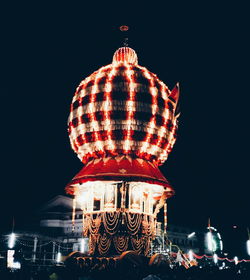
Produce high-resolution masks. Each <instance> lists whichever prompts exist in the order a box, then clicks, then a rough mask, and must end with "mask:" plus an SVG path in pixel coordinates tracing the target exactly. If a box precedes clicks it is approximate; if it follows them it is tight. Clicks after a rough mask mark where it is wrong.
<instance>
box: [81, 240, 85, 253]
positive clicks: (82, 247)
mask: <svg viewBox="0 0 250 280" xmlns="http://www.w3.org/2000/svg"><path fill="white" fill-rule="evenodd" d="M84 247H85V239H84V238H82V239H81V241H80V252H81V253H84V249H85V248H84Z"/></svg>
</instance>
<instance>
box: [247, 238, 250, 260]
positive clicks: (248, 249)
mask: <svg viewBox="0 0 250 280" xmlns="http://www.w3.org/2000/svg"><path fill="white" fill-rule="evenodd" d="M247 253H248V255H249V256H250V239H249V240H247Z"/></svg>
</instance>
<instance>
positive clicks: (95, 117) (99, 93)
mask: <svg viewBox="0 0 250 280" xmlns="http://www.w3.org/2000/svg"><path fill="white" fill-rule="evenodd" d="M178 96H179V89H178V85H176V87H175V88H174V89H173V90H172V92H171V91H170V90H169V89H168V87H167V86H166V85H165V84H164V83H163V82H162V81H160V80H159V79H158V78H157V76H156V75H155V74H153V73H151V72H149V71H148V70H147V69H146V68H144V67H141V66H139V65H137V55H136V53H135V51H134V50H132V49H130V48H127V47H124V48H120V49H118V50H117V51H116V53H115V54H114V57H113V63H112V64H110V65H107V66H104V67H102V68H100V69H99V70H98V71H96V72H94V73H93V74H91V75H90V76H89V77H87V78H86V79H85V80H83V81H82V82H81V83H80V85H79V86H78V88H77V89H76V93H75V95H74V97H73V101H72V104H71V109H70V115H69V120H68V132H69V137H70V142H71V146H72V148H73V150H74V151H75V152H76V153H77V154H78V157H79V158H80V159H81V161H83V162H84V163H86V162H88V161H89V160H91V159H93V158H100V157H107V156H116V155H130V156H132V157H138V158H143V159H146V160H150V161H154V162H156V163H158V164H161V163H163V162H164V161H165V160H166V159H167V156H168V154H169V153H170V151H171V149H172V147H173V145H174V142H175V139H176V129H177V117H176V116H175V108H176V104H177V101H178Z"/></svg>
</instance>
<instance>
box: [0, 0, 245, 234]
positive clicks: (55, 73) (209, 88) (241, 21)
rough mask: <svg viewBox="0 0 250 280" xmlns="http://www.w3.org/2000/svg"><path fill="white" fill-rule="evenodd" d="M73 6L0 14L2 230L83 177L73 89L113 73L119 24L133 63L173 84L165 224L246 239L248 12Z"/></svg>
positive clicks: (179, 6) (214, 7) (228, 6)
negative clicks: (71, 125) (175, 97)
mask: <svg viewBox="0 0 250 280" xmlns="http://www.w3.org/2000/svg"><path fill="white" fill-rule="evenodd" d="M51 2H52V1H51ZM53 2H54V1H53ZM83 2H85V1H82V4H80V3H81V2H80V1H79V2H70V3H71V4H68V5H66V4H63V3H61V2H59V1H58V3H57V4H55V3H54V4H52V3H50V4H45V3H44V2H43V4H42V1H41V2H40V4H37V2H33V3H28V2H25V3H23V2H22V1H21V2H20V3H15V2H11V3H9V4H8V5H7V4H5V6H2V7H1V16H0V21H1V35H0V36H1V78H2V81H1V83H0V87H1V101H2V102H1V113H2V114H1V115H2V117H1V120H2V122H1V123H2V129H1V140H2V145H1V148H2V152H1V162H2V167H1V170H2V175H1V190H2V192H1V196H0V207H1V209H0V210H1V211H0V215H1V230H2V231H9V230H11V223H12V216H15V222H16V227H17V228H22V226H23V225H24V224H25V223H27V222H28V221H29V220H30V219H31V218H32V217H33V216H34V215H35V213H36V211H37V210H38V209H39V207H41V206H42V205H43V204H44V203H45V202H47V201H48V200H50V199H52V198H53V197H54V196H56V195H58V194H65V192H64V188H65V185H66V184H67V183H68V182H69V181H70V180H71V179H72V178H73V177H74V175H75V174H76V173H77V172H78V171H79V170H80V169H81V167H82V164H81V162H80V161H79V159H78V158H77V156H76V154H74V152H73V151H72V150H71V148H70V143H69V139H68V135H67V118H68V115H69V108H70V103H71V100H72V97H73V94H74V91H75V88H76V87H77V86H78V84H79V83H80V81H81V80H82V79H84V78H85V77H87V76H88V75H90V74H91V73H92V72H94V71H95V70H97V69H98V68H100V67H101V66H103V65H107V64H109V63H111V61H112V56H113V53H114V51H115V50H116V49H117V48H118V47H121V46H122V42H123V37H124V33H121V32H120V31H119V26H120V25H123V24H127V25H129V27H130V30H129V32H128V34H127V36H128V38H129V46H130V47H132V48H134V49H135V51H136V52H137V54H138V59H139V64H140V65H142V66H145V67H147V68H148V69H149V70H150V71H152V72H153V73H156V74H157V75H158V77H159V78H160V79H161V80H163V81H164V82H165V83H166V84H167V85H168V87H169V88H170V89H172V88H173V86H174V85H175V84H176V82H180V89H181V97H180V111H181V117H180V119H179V131H178V138H177V141H176V144H175V146H174V149H173V151H172V153H171V154H170V156H169V159H168V160H167V162H165V163H164V165H163V166H161V167H160V169H161V171H162V172H163V173H164V175H165V177H166V178H168V180H169V181H170V182H171V184H172V186H173V187H174V189H175V191H176V195H175V196H174V197H173V198H171V199H170V200H169V209H168V217H169V222H170V223H173V224H177V225H185V226H190V227H201V228H205V227H206V225H207V220H208V217H210V218H211V223H212V225H213V226H215V227H217V228H219V229H220V230H221V232H222V233H223V231H224V232H226V231H230V230H231V229H232V226H233V225H237V226H238V228H239V229H242V232H244V234H245V235H244V234H243V235H244V238H247V233H246V228H247V226H248V227H250V218H249V212H250V211H249V194H250V192H249V173H250V171H249V140H250V139H249V133H248V130H249V101H250V97H249V95H250V92H249V62H250V61H249V42H248V39H249V16H248V14H247V8H246V7H245V6H244V5H243V4H239V3H240V2H237V5H236V4H235V5H234V4H233V3H228V2H227V1H225V5H222V4H220V5H218V4H212V3H211V1H201V2H200V1H199V2H198V1H197V3H196V4H195V3H194V2H192V3H190V1H183V3H181V2H177V1H176V2H175V3H176V4H171V5H170V4H169V5H168V4H166V6H164V7H163V6H160V5H156V3H155V4H154V5H153V2H152V3H151V6H150V5H149V4H148V5H146V2H142V3H144V4H141V5H138V6H135V4H132V3H131V4H129V3H127V2H119V1H117V2H116V6H112V5H110V6H109V5H107V4H105V5H104V4H103V5H99V4H97V2H96V3H95V4H93V5H92V6H90V5H88V6H86V5H85V4H83ZM171 2H173V1H171ZM184 3H185V4H184Z"/></svg>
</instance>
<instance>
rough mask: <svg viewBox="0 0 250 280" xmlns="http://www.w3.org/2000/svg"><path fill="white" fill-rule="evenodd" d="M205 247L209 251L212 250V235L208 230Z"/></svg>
mask: <svg viewBox="0 0 250 280" xmlns="http://www.w3.org/2000/svg"><path fill="white" fill-rule="evenodd" d="M207 248H208V250H209V251H213V236H212V233H211V232H210V231H209V232H208V233H207Z"/></svg>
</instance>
